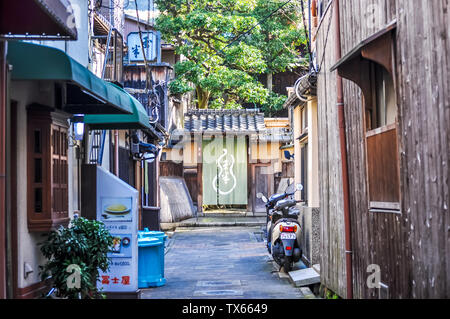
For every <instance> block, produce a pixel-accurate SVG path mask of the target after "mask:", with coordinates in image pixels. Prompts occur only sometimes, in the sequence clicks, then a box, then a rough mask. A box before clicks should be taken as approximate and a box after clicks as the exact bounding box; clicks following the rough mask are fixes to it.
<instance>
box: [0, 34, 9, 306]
mask: <svg viewBox="0 0 450 319" xmlns="http://www.w3.org/2000/svg"><path fill="white" fill-rule="evenodd" d="M7 51H8V43H7V42H6V41H0V236H2V238H0V244H1V247H0V298H6V276H5V274H6V53H7Z"/></svg>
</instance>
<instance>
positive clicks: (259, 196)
mask: <svg viewBox="0 0 450 319" xmlns="http://www.w3.org/2000/svg"><path fill="white" fill-rule="evenodd" d="M256 197H257V198H260V199H261V200H262V201H263V202H264V203H266V204H267V202H268V201H269V200H268V199H267V197H266V196H264V194H263V193H258V194H256Z"/></svg>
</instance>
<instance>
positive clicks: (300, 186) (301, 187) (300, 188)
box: [296, 183, 303, 192]
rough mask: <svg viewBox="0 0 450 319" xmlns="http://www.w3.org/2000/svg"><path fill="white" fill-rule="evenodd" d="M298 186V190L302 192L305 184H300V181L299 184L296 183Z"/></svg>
mask: <svg viewBox="0 0 450 319" xmlns="http://www.w3.org/2000/svg"><path fill="white" fill-rule="evenodd" d="M296 188H297V190H298V191H299V192H300V191H302V190H303V185H302V184H300V183H298V184H297V185H296Z"/></svg>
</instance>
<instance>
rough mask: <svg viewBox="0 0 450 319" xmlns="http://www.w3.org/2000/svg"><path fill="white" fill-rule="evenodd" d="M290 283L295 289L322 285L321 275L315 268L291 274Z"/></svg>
mask: <svg viewBox="0 0 450 319" xmlns="http://www.w3.org/2000/svg"><path fill="white" fill-rule="evenodd" d="M289 281H290V282H291V283H292V284H293V285H294V286H295V287H304V286H309V285H314V284H318V283H320V274H318V273H317V271H315V270H314V269H313V268H306V269H300V270H295V271H291V272H289Z"/></svg>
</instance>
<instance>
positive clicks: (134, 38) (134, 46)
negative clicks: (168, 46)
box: [127, 31, 159, 62]
mask: <svg viewBox="0 0 450 319" xmlns="http://www.w3.org/2000/svg"><path fill="white" fill-rule="evenodd" d="M158 42H159V41H158V34H157V32H155V31H146V32H142V43H143V45H144V50H145V57H146V59H147V60H148V61H153V60H156V58H157V57H158V52H157V49H158ZM127 43H128V60H129V61H130V62H137V61H139V62H141V61H142V62H143V61H144V54H143V51H142V45H141V39H140V37H139V32H130V33H129V34H128V39H127Z"/></svg>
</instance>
